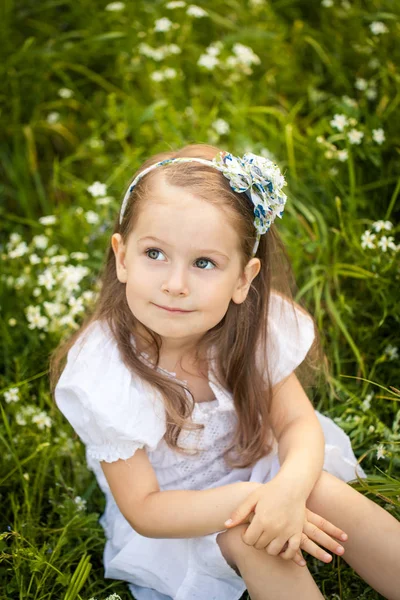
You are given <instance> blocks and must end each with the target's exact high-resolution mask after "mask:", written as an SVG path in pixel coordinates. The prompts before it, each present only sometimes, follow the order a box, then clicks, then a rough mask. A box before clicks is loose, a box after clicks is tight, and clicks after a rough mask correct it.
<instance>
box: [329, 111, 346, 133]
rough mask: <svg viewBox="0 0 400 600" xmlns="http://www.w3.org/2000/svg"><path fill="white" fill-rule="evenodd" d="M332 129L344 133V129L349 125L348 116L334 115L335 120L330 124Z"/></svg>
mask: <svg viewBox="0 0 400 600" xmlns="http://www.w3.org/2000/svg"><path fill="white" fill-rule="evenodd" d="M329 124H330V126H331V127H335V129H338V131H343V129H344V128H345V127H346V126H347V125H348V120H347V117H346V115H338V114H336V115H334V116H333V119H332V120H331V121H330V122H329Z"/></svg>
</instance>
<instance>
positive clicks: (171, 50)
mask: <svg viewBox="0 0 400 600" xmlns="http://www.w3.org/2000/svg"><path fill="white" fill-rule="evenodd" d="M165 51H166V52H168V54H181V53H182V48H180V47H179V46H178V44H168V45H167V46H165Z"/></svg>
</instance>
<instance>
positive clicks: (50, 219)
mask: <svg viewBox="0 0 400 600" xmlns="http://www.w3.org/2000/svg"><path fill="white" fill-rule="evenodd" d="M56 221H57V217H56V216H55V215H47V216H46V217H40V219H39V223H41V224H42V225H54V224H55V223H56Z"/></svg>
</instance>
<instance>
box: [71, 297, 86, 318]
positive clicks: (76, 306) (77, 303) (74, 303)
mask: <svg viewBox="0 0 400 600" xmlns="http://www.w3.org/2000/svg"><path fill="white" fill-rule="evenodd" d="M68 304H69V305H70V307H71V315H72V316H75V315H77V314H79V313H80V312H82V311H84V310H85V306H84V304H83V302H82V300H81V299H80V298H74V296H71V298H70V299H69V301H68Z"/></svg>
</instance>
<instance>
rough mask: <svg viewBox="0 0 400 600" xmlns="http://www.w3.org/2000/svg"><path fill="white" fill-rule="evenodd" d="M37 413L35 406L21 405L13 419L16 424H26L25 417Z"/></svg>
mask: <svg viewBox="0 0 400 600" xmlns="http://www.w3.org/2000/svg"><path fill="white" fill-rule="evenodd" d="M36 413H37V408H36V407H35V406H30V405H28V406H23V407H22V408H21V410H20V411H19V412H18V413H17V414H16V415H15V420H16V422H17V424H18V425H22V426H24V425H26V423H27V418H29V417H32V416H33V415H35V414H36Z"/></svg>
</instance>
